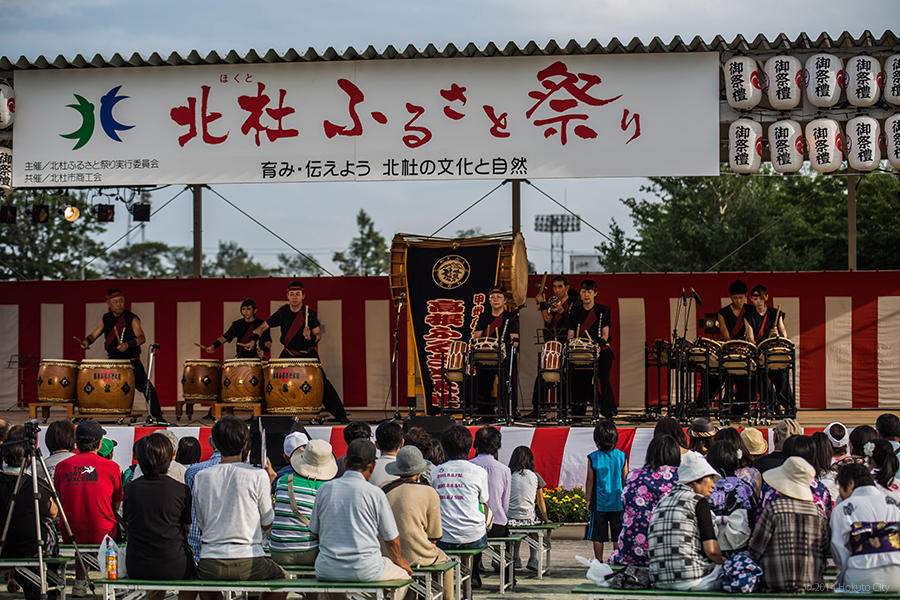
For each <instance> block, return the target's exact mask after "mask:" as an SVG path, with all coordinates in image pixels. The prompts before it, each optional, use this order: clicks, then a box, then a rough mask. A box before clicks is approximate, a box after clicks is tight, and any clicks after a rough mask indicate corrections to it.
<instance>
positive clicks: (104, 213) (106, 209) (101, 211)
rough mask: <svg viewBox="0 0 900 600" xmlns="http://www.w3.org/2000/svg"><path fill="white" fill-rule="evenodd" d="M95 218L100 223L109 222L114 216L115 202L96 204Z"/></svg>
mask: <svg viewBox="0 0 900 600" xmlns="http://www.w3.org/2000/svg"><path fill="white" fill-rule="evenodd" d="M96 211H97V220H98V221H100V222H101V223H109V222H110V221H113V220H114V219H115V218H116V205H115V204H97V205H96Z"/></svg>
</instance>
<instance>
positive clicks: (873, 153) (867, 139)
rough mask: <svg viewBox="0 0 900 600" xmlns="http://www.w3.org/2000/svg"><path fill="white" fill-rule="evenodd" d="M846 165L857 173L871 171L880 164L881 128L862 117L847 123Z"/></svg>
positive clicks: (872, 121)
mask: <svg viewBox="0 0 900 600" xmlns="http://www.w3.org/2000/svg"><path fill="white" fill-rule="evenodd" d="M845 131H846V135H845V136H844V139H845V140H846V142H847V163H848V164H849V165H850V167H851V168H853V169H856V170H857V171H871V170H872V169H875V168H877V167H878V164H879V163H880V162H881V127H880V126H879V125H878V121H876V120H875V119H874V118H872V117H870V116H868V115H863V116H859V117H854V118H852V119H850V120H849V121H847V127H846V130H845Z"/></svg>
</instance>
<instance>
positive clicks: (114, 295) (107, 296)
mask: <svg viewBox="0 0 900 600" xmlns="http://www.w3.org/2000/svg"><path fill="white" fill-rule="evenodd" d="M124 295H125V294H123V293H122V292H113V293H112V294H107V295H106V299H107V300H112V299H113V298H118V297H119V296H124Z"/></svg>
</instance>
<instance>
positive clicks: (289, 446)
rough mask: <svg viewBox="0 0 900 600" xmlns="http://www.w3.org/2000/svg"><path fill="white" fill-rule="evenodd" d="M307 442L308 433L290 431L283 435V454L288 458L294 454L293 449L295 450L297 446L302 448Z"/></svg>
mask: <svg viewBox="0 0 900 600" xmlns="http://www.w3.org/2000/svg"><path fill="white" fill-rule="evenodd" d="M308 443H309V436H308V435H306V434H305V433H303V432H302V431H292V432H290V433H289V434H287V435H286V436H284V444H282V449H283V450H284V455H285V456H287V457H288V458H290V457H291V456H292V455H293V454H294V450H296V449H297V448H302V447H304V446H306V445H307V444H308Z"/></svg>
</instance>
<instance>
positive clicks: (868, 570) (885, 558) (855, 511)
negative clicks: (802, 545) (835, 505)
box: [831, 464, 900, 592]
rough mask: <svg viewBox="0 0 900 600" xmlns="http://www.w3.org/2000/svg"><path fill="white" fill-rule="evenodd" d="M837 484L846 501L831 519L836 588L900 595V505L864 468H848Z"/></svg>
mask: <svg viewBox="0 0 900 600" xmlns="http://www.w3.org/2000/svg"><path fill="white" fill-rule="evenodd" d="M837 482H838V490H839V493H840V495H841V498H842V499H843V502H842V503H841V508H840V510H836V511H834V513H833V514H832V515H831V556H832V557H834V563H835V565H836V566H837V568H838V576H837V579H836V580H835V588H836V589H840V588H843V589H844V590H846V591H849V592H900V503H898V502H897V501H896V500H894V499H893V498H891V497H890V496H887V495H886V494H884V492H883V491H882V490H880V489H879V488H878V487H877V486H876V485H875V481H874V479H873V478H872V475H871V474H870V473H869V471H868V470H867V469H866V468H865V467H864V466H863V465H860V464H848V465H844V466H842V467H841V468H840V470H839V471H838V475H837Z"/></svg>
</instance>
